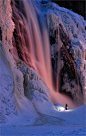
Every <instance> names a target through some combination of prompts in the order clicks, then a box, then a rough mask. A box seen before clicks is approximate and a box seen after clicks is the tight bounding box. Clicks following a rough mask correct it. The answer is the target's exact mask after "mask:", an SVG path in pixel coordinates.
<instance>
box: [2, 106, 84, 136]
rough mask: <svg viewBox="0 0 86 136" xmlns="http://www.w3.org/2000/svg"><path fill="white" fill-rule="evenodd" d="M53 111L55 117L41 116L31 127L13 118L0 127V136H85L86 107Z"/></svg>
mask: <svg viewBox="0 0 86 136" xmlns="http://www.w3.org/2000/svg"><path fill="white" fill-rule="evenodd" d="M55 110H57V115H56V116H55V115H54V116H53V115H52V116H50V115H44V114H43V115H41V118H40V120H39V119H38V120H36V122H35V125H32V126H31V125H28V123H27V122H26V125H25V122H24V124H23V120H21V118H20V121H21V123H20V122H19V120H17V119H16V118H14V119H13V120H14V121H13V122H12V120H11V123H7V124H5V125H1V126H0V129H1V135H0V136H86V105H83V106H80V107H78V108H75V109H71V110H67V111H66V110H63V111H58V106H57V109H55ZM22 119H23V118H22ZM28 122H29V120H28ZM20 124H21V125H20Z"/></svg>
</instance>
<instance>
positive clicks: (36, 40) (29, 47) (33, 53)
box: [11, 0, 75, 108]
mask: <svg viewBox="0 0 86 136" xmlns="http://www.w3.org/2000/svg"><path fill="white" fill-rule="evenodd" d="M18 5H19V13H18V14H20V16H21V18H20V21H19V22H18V24H17V25H18V27H19V30H20V31H19V35H20V44H19V45H18V46H16V48H15V47H14V48H13V49H12V50H11V53H12V54H13V56H14V57H15V56H17V58H16V59H19V58H21V59H22V60H23V61H25V63H26V64H28V65H29V66H31V67H32V68H34V69H35V71H36V72H37V73H38V74H39V75H41V76H42V78H43V79H44V81H45V82H46V84H47V86H48V87H49V89H50V92H51V100H52V102H53V103H60V104H62V105H65V104H66V103H67V104H68V105H69V108H74V107H75V105H74V103H73V102H72V100H71V99H70V98H69V97H67V96H65V95H62V94H60V93H59V72H60V68H59V67H60V48H61V46H62V45H61V40H60V36H59V28H58V36H57V43H58V60H57V63H58V64H57V66H58V68H57V77H56V78H57V79H56V88H55V87H54V81H53V76H52V65H51V56H50V42H49V34H48V29H47V24H46V19H45V17H44V14H43V12H42V8H41V7H40V5H38V4H37V2H36V1H31V0H22V1H19V3H18ZM21 19H22V21H21ZM14 23H15V22H14ZM22 26H23V27H22ZM16 31H17V30H16ZM14 49H15V50H16V49H17V50H18V51H19V52H18V51H17V52H18V53H20V57H18V56H19V54H18V55H16V54H17V53H16V54H15V50H14Z"/></svg>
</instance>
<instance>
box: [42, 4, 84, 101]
mask: <svg viewBox="0 0 86 136" xmlns="http://www.w3.org/2000/svg"><path fill="white" fill-rule="evenodd" d="M44 10H45V15H46V19H47V25H48V30H49V35H50V41H51V57H52V61H53V62H52V63H53V65H55V60H56V58H57V59H58V49H57V48H58V42H57V41H56V31H57V29H58V27H59V24H60V25H61V26H62V29H63V30H61V29H60V32H61V31H63V32H62V34H61V35H62V36H61V37H60V38H61V41H62V44H63V45H65V48H64V50H63V51H62V52H63V53H62V54H65V59H66V60H67V63H68V64H67V66H66V67H65V68H66V69H65V72H66V73H67V74H68V75H70V76H74V75H75V77H73V78H72V79H71V78H70V77H68V78H69V80H70V81H69V82H71V80H73V81H72V82H75V87H74V88H76V89H71V87H72V85H69V86H70V87H69V88H70V89H69V92H71V91H73V92H72V93H74V90H76V91H77V94H78V92H79V93H82V94H84V93H85V92H86V85H85V81H86V76H85V65H86V61H85V60H86V57H85V56H86V38H85V35H86V29H85V28H86V21H85V20H84V18H83V17H82V16H81V15H79V14H77V13H74V12H72V11H71V10H68V9H66V8H62V7H59V6H58V5H57V4H55V3H52V2H51V3H48V4H45V5H44ZM64 34H65V35H66V37H64V36H65V35H64ZM67 37H68V38H67ZM62 39H63V40H62ZM67 41H68V42H69V43H68V42H67ZM61 50H62V49H61ZM69 58H70V59H69ZM70 60H71V62H70ZM61 61H62V62H61V68H62V70H61V73H64V74H65V72H63V67H64V62H65V61H63V58H62V55H61ZM67 67H70V68H68V69H70V70H68V69H67ZM73 67H74V68H73ZM72 69H75V72H74V71H72ZM54 71H55V70H54ZM83 73H84V74H83ZM77 76H78V81H77ZM61 77H63V74H62V76H61ZM75 80H76V81H75ZM61 82H62V80H61ZM77 82H78V84H79V85H78V86H77ZM64 84H69V83H67V82H65V83H64ZM63 86H65V87H66V88H65V89H64V90H65V91H67V92H68V89H67V88H68V87H67V86H66V85H63ZM63 88H64V87H63ZM78 88H79V89H78ZM82 94H81V95H82ZM79 95H80V94H79ZM79 95H77V96H79ZM75 96H76V95H75ZM76 99H77V98H76Z"/></svg>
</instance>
